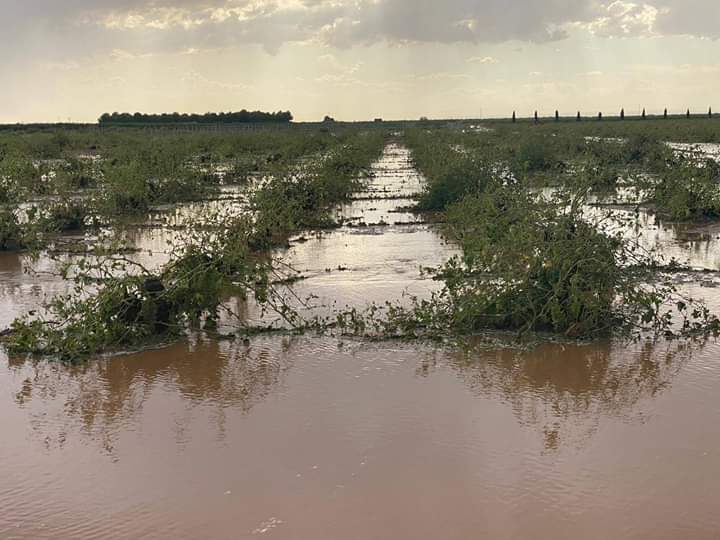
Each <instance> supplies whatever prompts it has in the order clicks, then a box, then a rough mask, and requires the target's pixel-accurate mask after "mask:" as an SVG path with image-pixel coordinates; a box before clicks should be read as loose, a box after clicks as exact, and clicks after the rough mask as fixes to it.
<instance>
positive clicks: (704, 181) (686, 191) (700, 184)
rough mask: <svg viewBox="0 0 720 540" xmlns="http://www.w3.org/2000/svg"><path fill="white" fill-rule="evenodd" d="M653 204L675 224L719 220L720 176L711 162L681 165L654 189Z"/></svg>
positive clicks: (669, 172)
mask: <svg viewBox="0 0 720 540" xmlns="http://www.w3.org/2000/svg"><path fill="white" fill-rule="evenodd" d="M653 203H654V204H655V207H656V209H657V210H658V212H660V213H661V214H662V215H665V216H668V217H669V218H670V219H673V220H676V221H687V220H692V219H695V220H697V219H711V218H717V217H720V174H719V171H718V166H717V164H715V163H714V162H707V163H706V164H705V166H698V165H697V164H695V163H692V162H684V163H682V164H678V165H677V166H675V167H672V168H670V169H668V170H667V171H666V172H665V173H663V174H662V175H661V176H660V179H659V180H658V181H657V183H656V184H655V185H654V189H653Z"/></svg>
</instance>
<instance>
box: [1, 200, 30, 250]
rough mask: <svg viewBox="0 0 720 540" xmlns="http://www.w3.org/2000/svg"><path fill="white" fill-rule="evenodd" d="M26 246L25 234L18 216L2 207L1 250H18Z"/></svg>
mask: <svg viewBox="0 0 720 540" xmlns="http://www.w3.org/2000/svg"><path fill="white" fill-rule="evenodd" d="M25 247H26V241H25V234H24V232H23V229H22V227H21V226H20V224H19V223H18V219H17V216H16V215H15V213H14V212H12V211H10V210H2V209H0V251H17V250H20V249H24V248H25Z"/></svg>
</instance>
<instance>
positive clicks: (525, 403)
mask: <svg viewBox="0 0 720 540" xmlns="http://www.w3.org/2000/svg"><path fill="white" fill-rule="evenodd" d="M356 345H357V348H356V349H355V350H347V349H338V344H337V342H335V341H334V340H328V339H319V338H316V339H300V340H297V339H293V338H281V337H275V338H267V339H263V340H259V341H255V342H254V344H252V345H247V344H245V343H242V342H234V341H233V342H214V341H196V342H193V341H188V342H183V343H180V344H177V345H174V346H172V347H169V348H166V349H162V350H157V351H147V352H144V353H140V354H135V355H131V356H128V357H122V358H110V359H104V360H99V361H93V362H91V363H88V364H84V365H80V366H66V365H60V364H53V363H51V362H47V361H29V360H10V361H9V366H10V368H11V371H12V372H13V375H14V380H15V381H16V387H15V389H14V390H13V392H14V401H15V403H16V404H17V405H18V406H20V407H22V408H27V409H28V410H29V411H30V413H31V424H32V429H33V430H34V431H35V433H36V434H37V435H38V436H39V437H40V438H41V439H42V440H43V441H44V443H45V445H46V446H47V447H48V448H52V447H58V448H61V447H62V446H63V444H64V442H65V440H66V438H67V436H68V431H69V430H71V429H72V426H73V424H77V426H78V431H79V432H80V433H82V434H83V435H84V436H87V437H89V438H91V439H93V440H95V441H98V442H99V443H100V446H101V447H102V448H103V449H104V450H105V451H106V452H107V453H108V454H110V455H114V454H113V448H114V440H115V438H116V436H117V435H118V433H121V432H122V431H123V430H128V429H130V430H132V429H133V428H132V426H133V425H135V424H138V423H139V422H140V418H141V416H142V414H143V409H144V407H145V404H146V403H147V402H148V400H149V399H150V398H151V397H152V396H153V394H154V393H159V392H163V393H166V394H170V395H172V396H174V398H173V399H175V400H178V399H179V400H180V403H181V404H182V408H183V409H185V410H192V409H194V408H196V407H207V408H210V410H212V411H214V412H213V413H212V415H211V417H212V418H213V419H214V422H215V433H216V437H217V438H218V439H222V438H223V436H224V435H223V433H224V419H225V416H226V410H228V409H232V414H233V415H237V414H238V413H239V414H243V415H246V414H249V413H251V412H252V410H253V407H254V406H256V405H257V404H258V403H259V402H261V401H263V400H264V399H266V398H267V397H268V396H269V395H271V394H272V393H273V391H274V390H275V389H276V388H277V387H278V385H280V384H281V383H282V382H283V381H284V380H285V379H286V376H287V375H288V373H289V372H290V370H291V369H292V368H293V366H294V365H295V363H296V362H298V361H300V362H307V360H308V358H313V359H316V360H318V361H320V362H322V363H323V365H325V369H328V370H331V371H332V370H336V369H340V370H342V369H345V367H340V366H339V364H338V362H339V361H345V362H350V363H354V362H357V363H359V364H360V365H362V364H363V363H364V362H367V361H372V362H394V361H396V360H397V359H398V351H397V350H391V349H389V348H388V349H384V348H382V347H381V348H379V349H374V350H372V351H367V350H364V349H363V347H362V346H361V345H360V344H356ZM701 347H702V345H689V344H680V343H667V342H661V343H643V344H641V345H634V346H632V347H629V348H626V347H623V346H621V345H611V344H609V343H603V344H592V345H575V344H570V345H567V344H566V345H559V344H544V345H541V346H538V347H537V348H534V349H532V350H529V351H519V350H513V349H501V350H494V351H489V350H487V349H485V348H481V349H478V348H477V347H476V346H475V345H474V344H469V346H468V347H465V348H463V349H457V350H448V349H440V350H428V349H426V348H424V347H421V346H413V347H409V346H408V347H407V348H404V349H402V352H401V354H400V357H401V358H405V359H412V358H415V360H414V361H411V362H410V364H412V365H414V366H415V367H414V369H415V374H416V375H418V376H420V377H421V378H425V379H429V380H431V381H432V380H433V378H438V379H441V378H442V377H443V374H444V373H447V370H448V368H449V369H450V372H452V373H455V374H456V375H457V376H458V377H459V378H460V379H461V381H462V382H463V383H464V385H465V386H466V387H468V388H470V389H471V391H472V392H473V393H474V394H476V395H478V396H481V397H484V398H490V399H492V400H493V401H496V402H500V403H504V404H505V405H506V406H509V407H510V408H511V410H512V412H513V414H514V416H515V417H516V419H517V420H518V422H519V423H520V424H521V425H522V426H525V427H526V428H529V429H533V430H536V431H537V432H538V433H539V435H540V437H541V438H542V439H543V446H544V448H545V450H546V451H557V450H559V449H560V448H561V447H563V446H578V447H579V446H582V445H583V444H585V443H587V442H588V441H589V440H590V438H591V437H592V436H593V435H594V434H595V432H596V431H597V429H598V426H599V425H600V423H601V421H602V420H603V419H604V418H608V417H614V418H621V419H626V420H630V421H644V419H645V412H644V408H643V406H642V403H643V401H644V400H652V399H654V398H656V397H657V396H658V395H659V394H660V393H662V392H664V391H665V390H667V389H668V388H669V387H670V385H671V384H672V381H673V379H674V378H675V377H676V376H677V375H678V373H679V372H681V370H682V369H683V367H684V366H685V365H686V364H687V362H688V361H689V359H690V358H691V357H692V355H693V353H694V352H696V351H697V350H698V349H699V348H701ZM418 353H420V360H417V358H418ZM342 363H343V362H340V364H342ZM305 369H306V366H305V367H303V368H301V372H303V373H301V376H305V375H306V373H304V371H305ZM435 382H438V383H439V381H435ZM341 383H342V382H341ZM305 384H308V383H307V382H306V383H305ZM310 384H313V383H312V382H311V383H310ZM342 384H347V381H346V382H344V383H342ZM316 390H318V391H320V390H321V389H319V388H318V389H316ZM310 391H313V389H312V388H310ZM390 391H392V389H391V390H390ZM389 399H399V400H401V399H402V396H393V397H391V398H389ZM308 414H311V412H310V411H308ZM388 414H392V411H389V412H388ZM176 423H177V430H178V440H177V442H182V441H183V440H185V439H187V438H188V437H190V434H189V433H188V432H187V426H184V425H183V420H182V418H178V419H176Z"/></svg>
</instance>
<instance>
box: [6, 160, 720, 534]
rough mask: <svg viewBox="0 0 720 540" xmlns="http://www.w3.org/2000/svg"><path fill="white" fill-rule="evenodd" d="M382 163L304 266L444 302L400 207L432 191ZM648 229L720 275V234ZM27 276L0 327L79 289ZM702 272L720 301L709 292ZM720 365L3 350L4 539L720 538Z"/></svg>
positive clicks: (586, 351) (203, 349) (437, 245)
mask: <svg viewBox="0 0 720 540" xmlns="http://www.w3.org/2000/svg"><path fill="white" fill-rule="evenodd" d="M376 172H377V175H376V177H375V179H374V180H373V181H372V182H371V183H370V185H369V187H368V192H369V193H373V194H375V195H378V194H385V195H386V197H385V198H382V199H376V200H368V199H367V196H363V195H361V197H360V199H361V200H357V201H355V202H353V203H351V204H349V205H347V206H345V207H343V208H341V209H339V212H340V213H342V215H343V216H345V217H346V218H359V219H356V220H355V222H359V221H364V222H365V226H362V225H358V224H357V223H354V224H353V225H350V224H348V225H346V226H345V227H343V228H342V229H340V230H338V231H335V232H333V233H330V234H326V235H323V236H321V237H315V236H313V235H310V234H308V235H306V237H305V238H303V239H302V240H300V239H299V238H298V239H296V240H298V241H297V242H294V243H293V245H292V247H291V249H290V250H289V251H288V252H287V253H286V254H285V256H286V257H287V260H288V261H291V262H292V264H293V265H294V266H296V267H297V268H298V269H299V270H300V272H301V273H302V274H303V275H304V276H305V277H306V279H305V280H303V281H301V282H299V283H298V284H297V288H298V293H303V292H309V291H313V292H314V293H316V294H317V295H318V296H319V297H320V300H319V302H318V303H319V304H320V305H326V304H331V303H335V304H340V305H345V304H348V305H353V306H355V305H357V306H361V305H363V304H364V303H366V302H367V301H371V300H376V301H384V300H385V299H393V298H397V297H398V296H399V295H400V293H401V292H402V291H407V292H408V293H409V294H417V295H420V296H422V295H427V294H430V292H431V291H433V290H435V289H436V288H437V286H438V285H437V283H435V282H433V281H432V280H428V279H426V278H425V277H424V276H423V275H422V274H421V273H420V271H419V269H418V267H419V266H420V265H425V266H432V265H433V264H439V263H441V262H442V261H443V260H444V259H445V258H447V257H449V256H451V255H452V254H453V253H455V249H454V248H453V247H452V246H449V245H447V244H446V243H445V242H444V241H443V239H442V236H441V235H440V233H439V231H438V230H437V228H435V227H432V226H429V225H426V224H423V223H418V218H416V217H415V216H413V215H412V214H407V213H404V212H402V211H401V208H402V207H403V206H407V201H404V200H402V197H404V196H407V197H410V196H412V194H413V193H415V192H416V191H417V190H418V189H420V188H421V187H422V179H421V178H420V177H419V176H417V175H416V174H415V173H414V172H413V171H412V168H411V165H410V163H409V160H408V155H407V152H406V151H405V150H404V149H403V148H401V147H397V146H391V147H389V148H388V149H387V151H386V154H385V156H384V157H383V159H382V160H381V162H380V163H379V164H378V165H377V167H376ZM365 195H367V194H365ZM350 223H353V222H350ZM646 228H647V229H648V231H650V233H651V234H656V235H657V239H658V243H659V244H661V245H663V246H666V247H667V249H670V250H677V251H678V252H679V253H683V254H686V255H687V254H691V255H692V253H694V251H693V249H692V246H694V245H697V243H700V245H701V246H705V247H700V248H698V249H699V251H700V253H698V254H696V255H692V257H695V258H696V260H697V262H698V263H702V264H706V265H710V266H713V265H714V266H715V267H717V266H716V265H717V263H716V261H715V259H716V257H717V255H716V254H717V253H719V252H718V251H717V249H716V245H715V243H714V242H715V239H714V233H713V232H712V231H709V232H708V231H704V232H698V233H697V234H698V235H700V236H699V237H692V236H691V237H690V238H687V237H684V236H683V235H682V234H681V231H677V230H675V229H664V228H662V227H659V228H658V229H656V230H654V231H652V229H651V225H649V224H648V225H647V227H646ZM146 234H147V236H144V235H146ZM138 239H139V240H138V242H139V244H140V245H147V244H142V242H157V243H158V244H157V245H158V249H160V248H159V245H160V243H159V240H158V239H157V236H156V233H152V234H150V233H139V234H138ZM153 245H155V244H153ZM27 262H29V261H27V260H26V259H24V258H23V257H18V256H17V255H2V256H0V326H3V327H4V326H5V325H6V324H7V323H8V322H9V321H10V320H11V319H12V318H13V317H14V316H15V315H17V314H18V313H20V312H22V311H24V310H27V309H33V307H35V306H37V304H38V302H39V301H40V299H41V298H42V297H43V296H44V295H46V294H52V293H56V292H61V291H62V290H63V287H64V285H63V284H62V283H61V282H58V281H57V280H55V278H53V277H52V276H51V275H49V274H39V275H31V274H27V273H24V272H23V266H24V263H27ZM34 264H35V266H36V269H40V270H50V269H51V265H50V263H49V261H44V260H42V259H41V260H40V261H38V262H37V263H34ZM338 267H342V268H344V270H342V271H340V270H338ZM688 281H689V282H690V284H689V285H688V286H687V288H688V291H689V292H691V293H693V294H695V295H698V296H703V297H705V298H707V299H708V301H709V302H710V304H711V306H712V307H713V308H715V309H716V310H717V309H718V308H720V297H719V296H718V295H717V294H716V291H715V289H714V282H713V280H712V278H708V279H707V280H706V281H705V282H702V283H699V282H698V281H700V280H699V279H698V277H697V276H688ZM719 359H720V345H718V344H717V343H715V342H709V343H705V344H694V345H687V344H679V343H665V342H659V343H655V344H636V345H621V344H612V343H595V344H592V345H583V346H581V345H570V344H545V345H541V346H539V347H536V348H534V349H532V350H529V351H520V350H512V349H507V348H506V349H498V348H495V349H494V348H492V347H490V346H489V345H487V344H482V343H479V342H473V341H469V342H467V343H464V344H445V345H433V346H431V345H428V344H422V343H415V344H398V343H382V344H373V343H364V342H359V341H348V340H345V341H341V340H338V339H334V338H314V337H303V338H292V337H287V336H265V337H259V338H254V339H253V340H252V341H251V342H250V344H249V345H247V344H244V343H241V342H239V341H238V342H235V341H225V342H216V341H211V340H206V339H202V338H200V337H196V336H193V337H191V338H189V339H187V340H184V341H183V342H180V343H177V344H175V345H173V346H171V347H167V348H164V349H161V350H151V351H145V352H141V353H136V354H131V355H124V356H116V357H109V358H100V359H94V360H93V361H91V362H89V363H87V364H84V365H80V366H65V365H60V364H57V363H53V362H49V361H44V360H34V361H33V360H26V359H15V358H7V357H6V356H5V355H4V353H2V352H1V351H0V411H2V412H1V413H0V429H1V431H0V539H2V540H6V539H13V538H14V539H23V540H25V539H33V540H34V539H53V540H55V539H73V540H74V539H80V540H84V539H96V538H97V539H100V538H102V539H126V538H148V539H153V538H157V539H166V538H173V539H175V538H178V539H197V538H213V539H221V540H224V539H228V540H230V539H239V538H248V539H250V538H278V539H313V540H315V539H333V540H334V539H338V538H348V539H353V538H357V539H368V538H373V539H386V538H387V539H399V538H402V539H404V538H408V539H410V538H412V539H416V538H447V539H470V538H473V539H474V538H498V539H515V538H518V539H520V538H522V539H524V538H552V539H556V538H558V539H563V538H567V539H575V538H589V539H607V538H619V539H645V538H653V539H656V538H660V539H677V538H692V539H715V538H718V537H720V512H718V509H719V508H720V507H719V504H720V503H719V501H720V482H718V473H719V471H720V431H719V430H718V428H717V423H718V419H720V397H719V396H720V362H719Z"/></svg>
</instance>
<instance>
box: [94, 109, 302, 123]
mask: <svg viewBox="0 0 720 540" xmlns="http://www.w3.org/2000/svg"><path fill="white" fill-rule="evenodd" d="M292 119H293V115H292V113H291V112H290V111H278V112H275V113H269V112H262V111H246V110H242V111H240V112H228V113H206V114H187V113H184V114H181V113H162V114H142V113H134V114H131V113H117V112H114V113H112V114H110V113H105V114H103V115H102V116H101V117H100V118H99V119H98V122H99V123H100V125H108V124H250V123H270V122H274V123H289V122H291V121H292Z"/></svg>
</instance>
